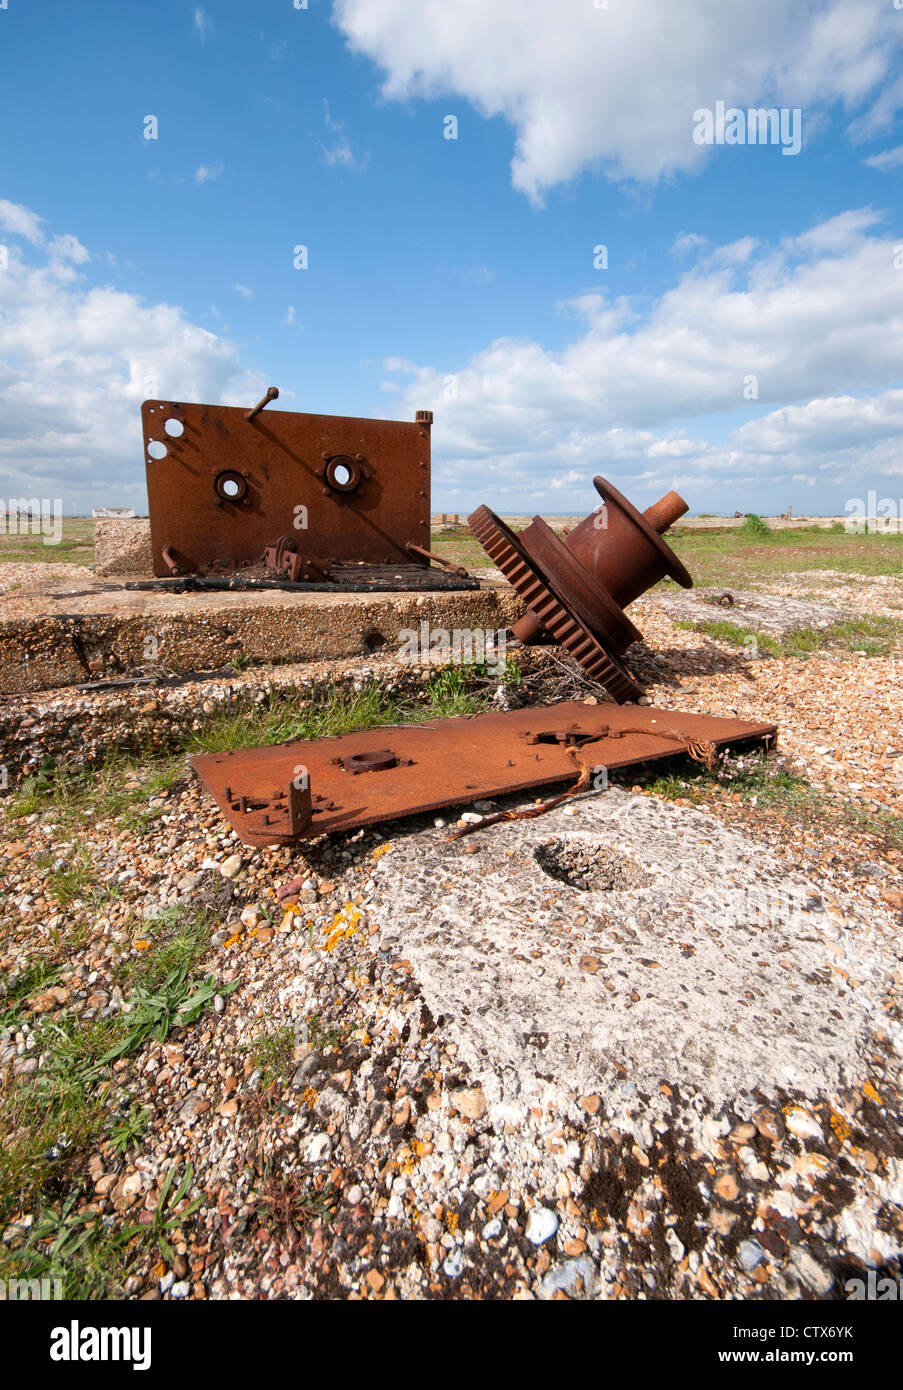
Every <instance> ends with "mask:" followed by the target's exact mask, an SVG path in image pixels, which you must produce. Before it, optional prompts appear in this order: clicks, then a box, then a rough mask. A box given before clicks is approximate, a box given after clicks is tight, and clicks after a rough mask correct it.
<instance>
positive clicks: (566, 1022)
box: [365, 788, 903, 1119]
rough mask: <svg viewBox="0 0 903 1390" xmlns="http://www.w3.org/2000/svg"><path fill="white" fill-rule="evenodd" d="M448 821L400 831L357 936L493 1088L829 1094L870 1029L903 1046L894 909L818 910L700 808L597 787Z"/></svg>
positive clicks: (797, 880)
mask: <svg viewBox="0 0 903 1390" xmlns="http://www.w3.org/2000/svg"><path fill="white" fill-rule="evenodd" d="M447 835H448V832H447V830H436V831H432V832H430V831H427V832H425V833H424V834H420V835H405V834H403V833H402V834H400V835H398V836H397V837H396V838H395V839H394V840H393V841H392V842H391V844H390V847H389V850H388V852H386V853H383V854H382V855H381V856H380V859H379V861H378V863H377V864H375V866H374V869H373V878H374V891H373V892H372V894H371V895H370V901H368V902H367V903H366V904H365V906H366V907H367V908H368V909H369V911H370V913H371V916H372V919H373V920H374V921H376V922H380V923H383V924H384V926H383V930H382V932H381V933H380V934H379V935H378V936H373V937H372V938H371V945H372V947H373V949H374V950H383V951H390V952H393V951H398V952H399V953H400V954H403V955H404V957H405V958H406V959H407V960H409V961H410V962H411V965H412V966H413V973H414V976H415V978H416V979H417V980H418V982H419V984H420V986H421V988H422V991H423V1001H424V1003H425V1004H426V1005H427V1006H428V1007H429V1009H430V1011H431V1013H432V1015H433V1017H434V1018H443V1019H444V1020H445V1023H446V1027H447V1029H448V1031H449V1033H450V1035H451V1037H452V1038H453V1039H454V1041H455V1042H456V1043H457V1044H458V1049H459V1051H458V1057H459V1059H460V1060H461V1061H463V1062H465V1063H466V1064H467V1066H468V1067H469V1068H470V1069H471V1072H472V1073H473V1075H474V1077H475V1078H477V1079H478V1080H479V1081H480V1082H481V1084H482V1085H483V1087H484V1090H485V1092H486V1095H487V1097H488V1098H489V1099H490V1101H492V1102H497V1101H508V1102H517V1101H523V1100H524V1098H529V1097H530V1096H531V1095H534V1094H535V1093H536V1091H537V1088H539V1089H542V1087H543V1086H546V1087H552V1088H553V1089H554V1090H556V1091H557V1092H558V1093H559V1095H566V1094H567V1093H569V1092H570V1093H573V1092H577V1094H578V1095H579V1094H581V1093H595V1094H596V1095H598V1096H600V1097H601V1099H602V1106H603V1109H602V1113H603V1114H604V1115H606V1116H608V1117H609V1119H610V1118H611V1117H612V1115H613V1114H615V1113H616V1111H617V1109H618V1106H619V1104H621V1103H622V1102H623V1099H624V1095H625V1090H626V1089H627V1088H625V1086H624V1085H623V1083H624V1082H625V1081H626V1082H627V1083H628V1086H629V1090H630V1093H631V1094H633V1093H635V1092H636V1091H637V1090H639V1091H641V1092H644V1093H646V1097H647V1098H648V1096H653V1097H658V1099H659V1101H661V1099H662V1097H661V1093H660V1090H659V1088H660V1087H662V1086H663V1085H665V1084H667V1085H668V1086H670V1087H672V1088H673V1087H674V1086H675V1085H677V1086H679V1087H680V1090H681V1092H682V1093H684V1095H686V1094H687V1093H693V1092H701V1093H702V1094H704V1095H706V1096H707V1097H708V1098H709V1099H710V1100H715V1101H719V1102H720V1101H724V1100H732V1099H733V1098H734V1097H736V1096H737V1095H738V1094H739V1093H741V1092H743V1091H747V1092H748V1091H753V1090H755V1088H757V1087H759V1088H761V1089H762V1090H763V1091H766V1092H768V1093H769V1094H771V1093H774V1092H776V1091H777V1090H779V1089H780V1088H787V1089H792V1090H793V1091H795V1092H797V1093H800V1092H801V1093H803V1094H806V1095H818V1096H825V1097H831V1096H832V1095H834V1094H835V1093H836V1090H837V1088H838V1087H839V1086H841V1085H843V1084H845V1083H846V1082H848V1081H849V1077H850V1076H855V1075H862V1074H864V1073H865V1071H866V1070H867V1067H868V1060H867V1059H868V1057H869V1052H870V1040H871V1039H872V1038H873V1037H874V1036H875V1034H876V1033H877V1034H879V1035H880V1034H882V1033H883V1034H885V1035H886V1036H887V1037H889V1038H891V1039H892V1040H894V1042H895V1045H897V1046H900V1045H903V1027H901V1025H900V1023H899V1022H898V1021H897V1020H896V1019H895V1018H894V1017H893V1014H892V1012H889V1008H890V996H889V995H888V993H887V991H888V989H889V986H890V982H891V979H892V978H893V974H894V971H895V969H896V968H897V963H896V956H897V949H896V941H897V930H896V927H895V925H894V920H893V914H892V913H891V911H890V910H889V909H887V908H881V907H878V906H876V905H875V904H865V903H862V902H859V901H857V900H856V899H854V898H852V897H851V898H850V899H849V900H848V901H846V902H844V903H843V904H842V905H841V906H842V912H832V911H831V910H829V909H828V907H827V906H825V904H823V902H822V900H821V898H820V896H819V892H818V886H817V885H814V884H812V883H811V882H809V881H807V880H806V879H805V878H804V877H803V876H802V875H801V874H795V873H788V872H787V870H786V869H785V868H784V867H783V866H782V865H781V864H780V863H779V862H777V861H771V859H770V858H769V856H768V855H767V854H763V850H762V846H761V845H760V844H759V843H758V842H756V841H754V840H752V839H750V838H747V837H746V836H744V835H742V834H738V833H737V832H735V831H733V830H729V829H727V828H726V827H725V826H724V825H723V824H721V822H720V821H719V820H717V819H716V818H715V817H714V816H712V815H709V814H706V813H704V812H700V811H690V810H686V809H685V808H683V807H677V806H674V805H672V804H670V803H669V802H666V801H662V800H659V799H658V798H656V797H651V796H649V797H647V796H639V795H632V794H630V793H629V792H626V791H622V790H620V789H618V788H612V789H610V790H609V791H607V792H606V793H605V794H604V795H600V796H598V797H595V798H592V799H587V800H581V801H578V802H577V803H576V804H574V805H572V806H570V807H565V808H559V809H557V810H555V811H552V812H550V813H549V814H547V815H544V816H542V817H541V818H539V819H538V820H524V821H513V822H512V821H507V822H505V823H504V824H502V825H498V826H494V827H491V828H488V829H486V830H481V831H479V832H478V833H477V834H475V835H474V836H473V837H472V838H471V839H468V840H464V841H454V842H450V841H449V840H448V839H447ZM568 856H571V857H572V858H573V859H574V862H575V863H576V864H577V866H578V867H577V872H576V877H577V880H578V881H579V883H580V884H581V885H582V883H583V881H584V880H583V878H582V877H581V875H582V874H583V872H584V871H583V869H582V867H581V866H582V865H583V864H585V863H588V864H589V865H590V872H589V875H588V879H587V887H586V888H585V889H584V888H583V887H582V886H574V885H573V883H566V882H563V881H562V880H561V878H560V876H555V873H554V872H550V867H549V866H550V863H551V865H552V869H553V870H554V869H555V866H556V864H557V865H559V866H560V865H561V864H562V863H565V864H566V863H567V859H568ZM558 872H559V873H560V869H559V870H558ZM838 962H839V965H840V967H842V968H835V967H836V966H838ZM669 1094H670V1093H669ZM512 1118H514V1117H512Z"/></svg>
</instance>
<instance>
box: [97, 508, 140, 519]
mask: <svg viewBox="0 0 903 1390" xmlns="http://www.w3.org/2000/svg"><path fill="white" fill-rule="evenodd" d="M91 515H92V516H93V517H116V518H119V519H122V518H127V517H130V516H134V515H135V508H134V507H95V508H94V510H93V511H92V513H91Z"/></svg>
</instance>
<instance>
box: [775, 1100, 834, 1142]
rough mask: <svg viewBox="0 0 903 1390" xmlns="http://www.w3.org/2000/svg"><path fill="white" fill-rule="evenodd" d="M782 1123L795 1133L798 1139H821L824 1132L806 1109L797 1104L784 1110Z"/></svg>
mask: <svg viewBox="0 0 903 1390" xmlns="http://www.w3.org/2000/svg"><path fill="white" fill-rule="evenodd" d="M784 1123H785V1125H786V1126H787V1128H788V1129H789V1130H790V1133H791V1134H795V1135H796V1136H797V1138H798V1139H823V1138H824V1137H825V1136H824V1133H823V1131H822V1127H821V1125H820V1124H819V1123H818V1121H817V1120H815V1119H813V1117H812V1116H811V1115H810V1114H809V1113H808V1111H806V1110H801V1109H800V1108H799V1107H798V1106H791V1107H790V1109H789V1110H787V1111H785V1114H784Z"/></svg>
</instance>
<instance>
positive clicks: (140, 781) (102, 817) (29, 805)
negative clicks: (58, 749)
mask: <svg viewBox="0 0 903 1390" xmlns="http://www.w3.org/2000/svg"><path fill="white" fill-rule="evenodd" d="M186 776H187V774H186V769H185V767H184V764H183V763H182V762H181V760H180V759H175V758H171V757H170V758H162V759H161V758H159V757H156V758H153V759H152V760H151V761H149V762H148V761H144V762H142V761H140V760H139V759H136V758H134V757H131V756H126V755H125V754H123V753H120V752H117V751H116V750H113V751H112V752H111V753H110V755H109V756H108V758H107V760H106V762H104V763H103V764H101V765H100V766H99V767H96V768H90V769H86V770H84V771H75V770H73V769H71V768H64V767H60V766H59V765H57V764H56V763H53V762H48V763H46V764H45V765H44V766H43V767H42V768H41V769H40V770H39V771H38V772H37V773H35V774H34V775H33V776H31V777H28V778H26V779H25V780H24V781H22V782H20V783H19V784H18V786H17V787H16V788H15V790H14V791H13V792H12V793H11V794H10V795H9V796H8V797H6V798H4V801H3V806H4V809H5V811H6V814H7V815H9V816H11V817H13V819H20V818H22V817H24V816H31V815H35V814H41V815H46V814H47V813H48V812H49V813H50V814H51V815H52V817H53V819H54V822H55V824H56V825H57V826H58V827H59V828H60V829H63V830H66V829H69V830H72V831H73V832H74V833H76V832H77V833H79V834H83V833H84V827H85V826H86V825H89V826H97V825H98V824H100V823H101V822H103V821H107V820H116V821H118V822H119V824H120V826H121V828H122V829H136V830H137V829H139V828H140V827H141V826H142V824H144V823H145V822H147V823H148V824H151V823H153V821H154V820H156V817H157V815H158V814H159V813H160V810H161V809H163V808H156V807H149V806H148V804H147V803H148V801H149V800H150V799H151V798H153V797H157V796H159V795H160V794H161V793H162V792H169V791H171V790H172V788H173V787H174V786H175V785H176V784H177V783H178V782H179V781H180V780H185V779H186ZM85 870H86V861H85V859H84V857H83V856H82V857H81V858H80V859H79V865H78V869H77V870H67V871H66V872H77V873H78V874H80V875H82V876H84V872H85ZM73 883H74V880H73ZM63 886H64V889H65V885H63Z"/></svg>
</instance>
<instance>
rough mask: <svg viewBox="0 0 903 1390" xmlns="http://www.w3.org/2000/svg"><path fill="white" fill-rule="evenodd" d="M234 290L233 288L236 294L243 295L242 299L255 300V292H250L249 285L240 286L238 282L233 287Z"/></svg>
mask: <svg viewBox="0 0 903 1390" xmlns="http://www.w3.org/2000/svg"><path fill="white" fill-rule="evenodd" d="M232 288H233V290H235V292H236V293H237V294H240V295H241V297H242V299H248V300H251V299H253V298H254V291H253V290H249V289H248V287H247V285H240V284H238V282H237V281H236V283H235V284H234V285H233V286H232Z"/></svg>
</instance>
